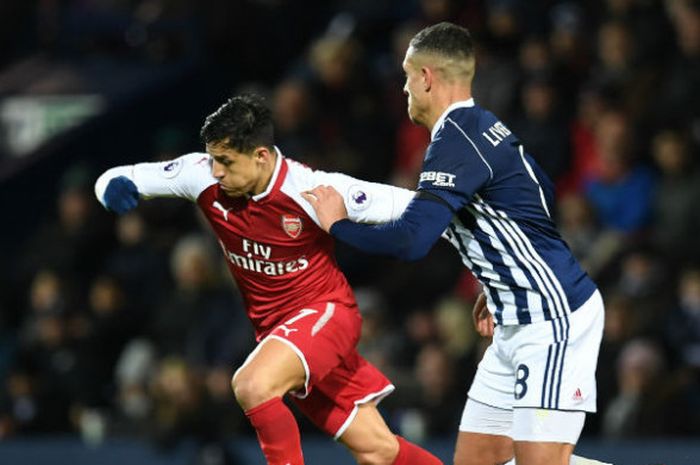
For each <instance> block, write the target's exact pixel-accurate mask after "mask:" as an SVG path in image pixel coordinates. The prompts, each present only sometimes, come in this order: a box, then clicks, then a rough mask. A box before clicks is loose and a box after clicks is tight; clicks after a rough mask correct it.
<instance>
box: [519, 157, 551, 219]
mask: <svg viewBox="0 0 700 465" xmlns="http://www.w3.org/2000/svg"><path fill="white" fill-rule="evenodd" d="M518 152H520V158H521V159H522V160H523V165H525V169H526V170H527V173H528V174H529V175H530V177H531V178H532V180H533V181H535V184H537V189H539V191H540V200H541V201H542V208H544V212H545V213H546V214H547V216H548V217H550V218H551V217H552V215H550V214H549V208H548V207H547V201H546V200H545V198H544V191H543V190H542V186H541V185H540V182H539V181H538V180H537V176H535V172H534V171H533V170H532V166H530V163H528V162H527V160H526V159H525V148H524V147H523V144H520V145H518Z"/></svg>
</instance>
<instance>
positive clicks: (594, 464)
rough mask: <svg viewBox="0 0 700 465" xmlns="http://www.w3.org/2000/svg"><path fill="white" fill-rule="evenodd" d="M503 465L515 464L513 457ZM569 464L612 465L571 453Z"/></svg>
mask: <svg viewBox="0 0 700 465" xmlns="http://www.w3.org/2000/svg"><path fill="white" fill-rule="evenodd" d="M503 465H515V457H514V458H512V459H510V460H509V461H507V462H506V463H504V464H503ZM569 465H612V464H610V463H607V462H600V461H598V460H594V459H587V458H585V457H579V456H578V455H571V460H569Z"/></svg>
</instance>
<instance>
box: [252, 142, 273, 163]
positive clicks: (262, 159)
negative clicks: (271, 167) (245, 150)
mask: <svg viewBox="0 0 700 465" xmlns="http://www.w3.org/2000/svg"><path fill="white" fill-rule="evenodd" d="M253 158H255V161H257V162H258V163H266V162H267V161H269V160H270V159H271V158H272V153H271V152H270V149H268V148H267V147H263V146H260V147H257V148H256V149H255V150H254V151H253Z"/></svg>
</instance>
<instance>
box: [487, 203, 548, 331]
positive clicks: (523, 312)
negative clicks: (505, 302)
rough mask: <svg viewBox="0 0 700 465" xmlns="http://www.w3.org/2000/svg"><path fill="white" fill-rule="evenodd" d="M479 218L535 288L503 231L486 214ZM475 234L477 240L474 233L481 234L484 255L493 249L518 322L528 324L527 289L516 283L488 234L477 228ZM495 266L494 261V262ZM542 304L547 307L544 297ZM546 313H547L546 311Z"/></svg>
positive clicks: (533, 287)
mask: <svg viewBox="0 0 700 465" xmlns="http://www.w3.org/2000/svg"><path fill="white" fill-rule="evenodd" d="M479 215H480V216H481V218H483V219H484V221H486V222H487V223H488V224H489V225H490V226H491V229H493V230H494V231H495V232H496V236H497V238H498V240H499V241H500V242H501V244H502V245H503V247H504V248H505V249H506V250H505V253H506V254H508V256H509V257H511V259H512V260H513V262H515V264H516V266H517V267H518V269H520V271H522V272H523V274H524V275H525V278H526V279H527V281H528V283H529V284H530V288H531V289H537V288H538V286H537V284H536V283H535V281H534V278H533V277H532V275H531V274H530V272H529V270H528V269H527V268H525V267H524V266H523V264H522V262H521V261H520V260H518V257H517V256H515V254H514V253H513V250H512V249H510V245H509V244H508V241H507V240H506V238H505V236H503V233H502V232H501V231H500V230H499V229H498V228H497V227H496V225H495V224H494V223H493V220H492V219H491V218H489V217H488V216H487V215H484V214H483V213H480V214H479ZM474 233H475V235H474V238H475V239H477V240H479V239H481V238H479V237H477V236H476V233H478V234H482V235H483V238H484V239H483V240H479V243H480V244H481V250H483V251H484V256H486V252H487V250H488V251H493V254H492V255H493V256H495V257H497V260H498V262H499V264H500V265H501V266H502V267H503V269H504V271H503V272H500V273H499V275H500V276H503V277H504V278H508V281H506V282H505V284H507V285H508V287H510V290H511V292H512V293H513V295H514V297H515V314H516V316H517V318H518V324H521V325H523V324H530V323H531V322H532V317H531V315H530V308H529V305H528V302H527V291H526V290H525V289H523V288H522V287H521V286H520V285H519V284H518V283H516V281H515V278H514V277H513V273H512V271H511V269H510V267H509V266H507V265H506V264H505V262H504V261H503V257H502V256H501V253H500V252H499V251H497V250H496V249H495V248H494V247H493V245H492V244H491V241H490V240H489V236H488V234H486V232H485V231H483V230H481V229H478V230H476V231H474ZM489 261H491V262H492V263H494V262H493V259H489ZM494 267H495V263H494ZM542 305H543V308H546V307H547V303H546V301H545V300H544V299H542ZM547 313H549V312H548V311H547Z"/></svg>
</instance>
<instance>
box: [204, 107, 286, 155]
mask: <svg viewBox="0 0 700 465" xmlns="http://www.w3.org/2000/svg"><path fill="white" fill-rule="evenodd" d="M199 135H200V136H201V138H202V140H203V141H204V143H205V144H217V143H222V142H223V143H224V144H226V146H228V147H230V148H232V149H234V150H236V151H238V152H241V153H248V152H250V151H251V150H253V149H254V148H255V147H260V146H264V147H267V148H269V149H272V146H273V145H274V143H275V140H274V130H273V124H272V112H271V111H270V109H269V108H268V107H267V105H266V104H265V101H264V100H263V98H262V97H261V96H259V95H256V94H243V95H238V96H235V97H232V98H230V99H228V100H227V101H226V103H224V104H223V105H221V106H220V107H219V108H218V109H217V110H216V111H215V112H214V113H212V114H210V115H209V116H207V118H206V119H205V120H204V124H203V125H202V129H201V130H200V131H199Z"/></svg>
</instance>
